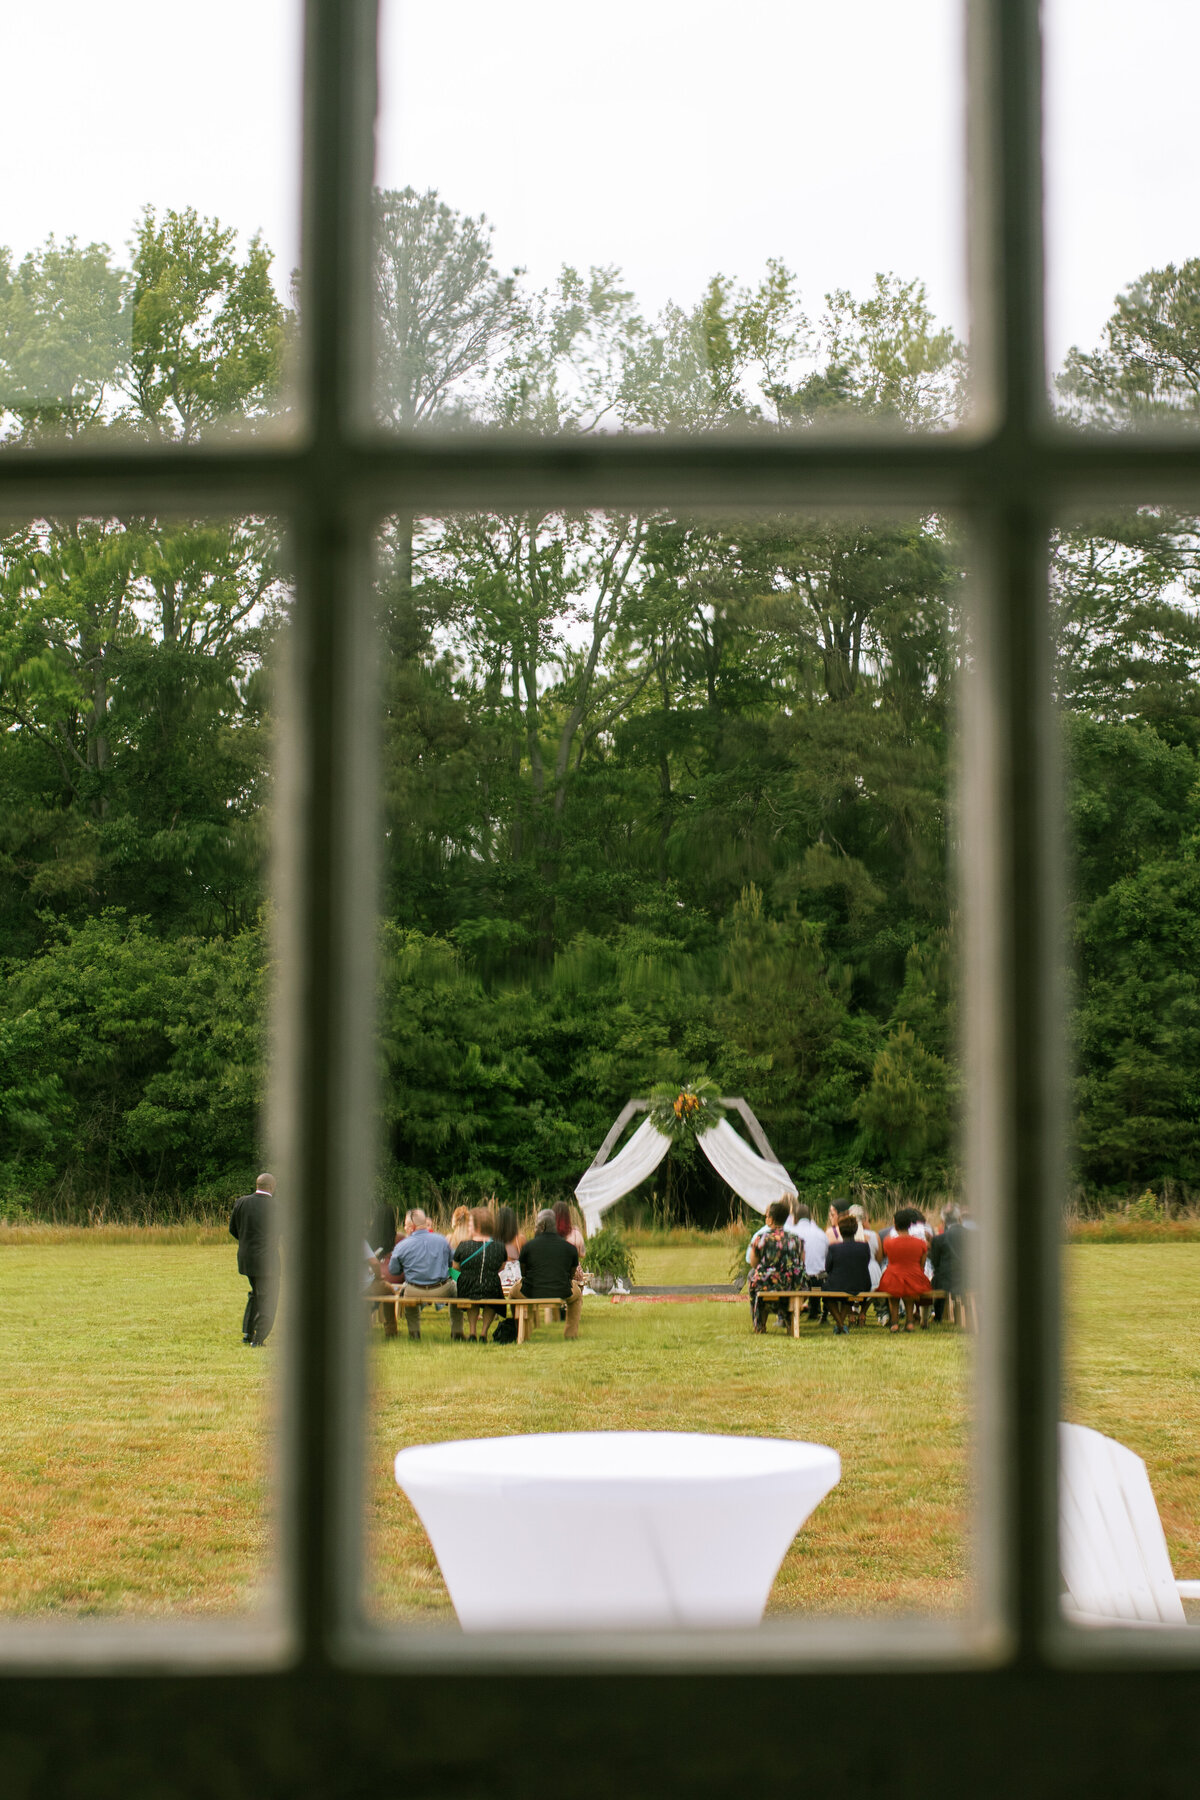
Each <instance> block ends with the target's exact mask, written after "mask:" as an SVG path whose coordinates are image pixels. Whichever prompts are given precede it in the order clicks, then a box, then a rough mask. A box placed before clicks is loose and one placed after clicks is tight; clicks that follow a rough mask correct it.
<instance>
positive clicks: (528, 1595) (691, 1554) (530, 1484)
mask: <svg viewBox="0 0 1200 1800" xmlns="http://www.w3.org/2000/svg"><path fill="white" fill-rule="evenodd" d="M841 1472H842V1471H841V1461H840V1459H839V1457H838V1454H837V1452H836V1450H829V1449H827V1448H826V1447H825V1446H824V1445H823V1444H801V1443H794V1442H792V1441H791V1440H789V1439H786V1438H744V1437H711V1436H706V1435H702V1434H700V1433H692V1432H680V1431H579V1432H572V1431H564V1432H552V1433H546V1434H544V1435H541V1436H529V1437H502V1438H471V1439H467V1440H465V1441H463V1442H459V1443H450V1444H422V1445H418V1446H416V1447H414V1448H413V1449H411V1450H401V1451H400V1453H399V1455H398V1456H397V1458H396V1480H397V1482H398V1483H399V1485H400V1487H401V1488H402V1489H403V1491H404V1492H405V1493H406V1494H407V1495H408V1498H409V1499H410V1500H411V1501H412V1503H413V1506H414V1507H415V1508H416V1511H417V1514H418V1516H419V1517H420V1520H421V1523H422V1524H423V1525H424V1527H425V1529H426V1531H427V1532H428V1533H429V1537H430V1540H431V1542H432V1544H433V1549H434V1554H435V1555H436V1557H437V1559H438V1564H439V1567H440V1568H441V1571H442V1574H443V1576H444V1577H445V1581H446V1586H447V1587H448V1588H449V1590H450V1598H451V1600H453V1602H454V1609H455V1611H456V1612H457V1614H458V1618H459V1623H460V1624H461V1625H462V1627H463V1630H464V1631H595V1630H621V1629H627V1628H630V1627H634V1628H638V1629H645V1628H647V1627H658V1628H670V1627H680V1626H684V1627H689V1628H690V1627H694V1626H704V1627H712V1626H734V1625H742V1626H744V1625H757V1624H758V1622H759V1620H760V1619H761V1618H762V1614H763V1608H764V1607H765V1605H766V1603H767V1595H768V1594H769V1593H770V1591H771V1583H772V1581H774V1579H775V1575H776V1571H777V1570H778V1568H779V1565H780V1563H781V1562H782V1561H783V1558H784V1555H785V1553H786V1551H787V1548H788V1546H789V1544H790V1543H791V1541H792V1539H793V1538H794V1537H795V1535H796V1533H797V1532H798V1531H799V1529H800V1527H801V1526H802V1525H803V1523H804V1521H805V1520H806V1519H807V1518H808V1516H809V1514H810V1513H811V1512H812V1510H813V1508H814V1507H815V1506H817V1505H818V1504H819V1502H820V1501H821V1500H823V1499H824V1497H825V1495H826V1494H827V1493H828V1492H829V1490H830V1489H831V1488H832V1487H834V1486H835V1485H836V1484H837V1482H838V1480H839V1478H840V1476H841ZM505 1544H507V1545H508V1546H509V1547H508V1548H507V1549H506V1548H503V1547H502V1546H504V1545H505Z"/></svg>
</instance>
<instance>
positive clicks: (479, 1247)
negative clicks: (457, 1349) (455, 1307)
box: [454, 1206, 507, 1344]
mask: <svg viewBox="0 0 1200 1800" xmlns="http://www.w3.org/2000/svg"><path fill="white" fill-rule="evenodd" d="M494 1230H495V1226H494V1224H493V1220H492V1215H491V1213H490V1212H489V1211H488V1209H487V1207H486V1206H477V1207H476V1208H475V1209H474V1211H473V1212H472V1213H471V1215H470V1233H469V1236H467V1237H465V1238H462V1239H461V1240H460V1241H459V1242H458V1243H457V1244H456V1245H455V1247H454V1266H455V1268H456V1269H457V1270H458V1298H459V1299H460V1300H471V1301H476V1300H478V1301H479V1302H480V1303H481V1304H480V1305H478V1306H474V1305H472V1306H469V1307H468V1308H467V1342H468V1343H469V1344H474V1343H476V1342H477V1341H478V1340H477V1338H476V1325H477V1324H478V1321H479V1318H480V1315H481V1314H482V1316H483V1339H482V1341H483V1342H484V1343H485V1344H486V1343H487V1335H488V1332H489V1331H490V1329H491V1325H492V1320H493V1319H499V1318H502V1317H503V1315H504V1313H505V1312H506V1310H507V1309H506V1307H505V1305H504V1289H503V1288H502V1287H501V1285H500V1270H501V1269H502V1268H503V1266H504V1263H505V1261H506V1260H507V1258H506V1252H505V1247H504V1245H503V1244H501V1243H497V1241H496V1238H495V1236H494V1235H493V1233H494ZM489 1300H491V1301H494V1302H495V1305H493V1306H488V1305H487V1304H485V1303H486V1302H487V1301H489Z"/></svg>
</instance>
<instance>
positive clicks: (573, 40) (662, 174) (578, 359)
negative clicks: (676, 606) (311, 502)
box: [371, 0, 966, 432]
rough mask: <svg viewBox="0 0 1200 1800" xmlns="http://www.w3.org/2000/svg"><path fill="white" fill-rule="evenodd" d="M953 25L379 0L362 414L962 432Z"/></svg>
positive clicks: (909, 17) (757, 4)
mask: <svg viewBox="0 0 1200 1800" xmlns="http://www.w3.org/2000/svg"><path fill="white" fill-rule="evenodd" d="M960 11H961V9H960V7H959V5H958V3H957V0H916V3H915V4H909V5H906V6H904V7H896V6H893V5H891V4H888V0H852V3H851V4H844V5H841V6H838V7H835V8H830V7H827V6H823V5H815V4H811V3H809V4H798V5H797V4H789V5H783V4H779V3H778V0H752V3H751V4H750V6H749V7H748V8H743V9H742V10H741V12H740V13H739V14H738V16H737V21H736V28H732V29H731V26H732V25H733V21H732V19H731V17H730V15H729V14H728V12H727V10H726V9H725V8H723V7H718V6H716V5H713V4H705V5H701V6H696V5H692V4H688V5H684V4H681V3H680V0H636V3H635V0H618V3H617V4H616V5H612V6H609V7H607V8H606V9H605V10H604V12H603V14H602V15H601V14H598V13H596V12H594V11H590V10H588V9H586V8H569V9H564V8H563V7H561V6H558V5H555V4H552V0H516V3H515V4H510V5H505V6H494V5H489V4H485V3H484V0H454V3H452V4H441V5H437V6H431V5H422V4H419V3H417V0H386V3H385V5H384V7H383V11H382V19H383V31H382V40H381V99H382V106H381V118H380V129H379V139H378V142H379V161H378V182H379V188H380V193H379V196H378V206H377V240H378V241H377V253H378V306H377V326H378V331H379V338H378V344H377V351H378V359H377V364H376V376H375V387H374V390H373V393H372V407H371V410H372V412H373V414H374V416H375V417H376V418H378V419H381V420H383V421H385V422H386V423H388V424H392V425H395V426H398V427H399V428H401V429H410V428H413V427H416V426H440V427H443V428H447V427H450V426H454V425H461V424H465V423H469V424H474V425H479V426H485V427H493V428H496V427H501V426H509V427H513V426H518V427H523V428H525V429H527V430H534V431H539V432H545V431H559V430H562V431H580V430H585V431H586V430H603V431H613V430H620V429H633V430H643V431H644V430H663V429H672V430H691V431H694V430H699V429H705V428H724V429H729V428H738V427H741V428H748V429H749V428H759V429H763V428H771V429H787V430H794V429H805V428H807V427H809V426H810V425H813V424H816V425H823V426H829V427H841V428H845V427H848V426H852V425H861V424H864V423H865V424H868V425H870V426H872V427H875V428H885V427H892V428H899V429H907V430H913V429H931V430H936V429H942V428H944V427H946V426H947V425H949V424H951V423H953V422H954V420H955V419H956V418H958V417H959V416H960V413H961V408H962V371H963V353H962V346H961V340H963V339H965V336H966V309H965V286H964V260H965V259H964V237H963V149H964V131H963V82H962V67H961V64H962V47H961V34H962V24H961V18H960Z"/></svg>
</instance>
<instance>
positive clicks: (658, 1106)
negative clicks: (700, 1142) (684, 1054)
mask: <svg viewBox="0 0 1200 1800" xmlns="http://www.w3.org/2000/svg"><path fill="white" fill-rule="evenodd" d="M724 1117H725V1108H724V1107H723V1106H722V1105H721V1090H720V1088H719V1087H718V1086H717V1084H716V1082H715V1081H710V1080H709V1079H708V1076H707V1075H698V1076H697V1077H696V1079H695V1080H694V1081H688V1082H685V1083H684V1085H683V1087H675V1086H674V1085H673V1083H671V1082H666V1081H660V1082H659V1083H658V1086H657V1087H654V1088H652V1089H651V1090H650V1120H651V1123H652V1124H653V1125H655V1126H656V1127H657V1129H658V1130H659V1131H661V1132H662V1134H663V1136H664V1137H669V1138H670V1139H671V1142H672V1143H673V1144H677V1143H679V1142H681V1141H682V1140H683V1139H685V1138H697V1137H700V1136H701V1135H702V1134H703V1133H704V1132H706V1131H711V1130H712V1128H713V1126H714V1125H719V1124H720V1123H721V1120H722V1119H723V1118H724Z"/></svg>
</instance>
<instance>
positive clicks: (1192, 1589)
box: [1175, 1581, 1200, 1600]
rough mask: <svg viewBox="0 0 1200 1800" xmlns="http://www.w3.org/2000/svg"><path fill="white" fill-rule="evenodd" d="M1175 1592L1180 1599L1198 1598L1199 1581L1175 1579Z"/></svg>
mask: <svg viewBox="0 0 1200 1800" xmlns="http://www.w3.org/2000/svg"><path fill="white" fill-rule="evenodd" d="M1175 1592H1176V1593H1177V1594H1178V1595H1179V1598H1180V1599H1181V1600H1200V1581H1177V1582H1176V1583H1175Z"/></svg>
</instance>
